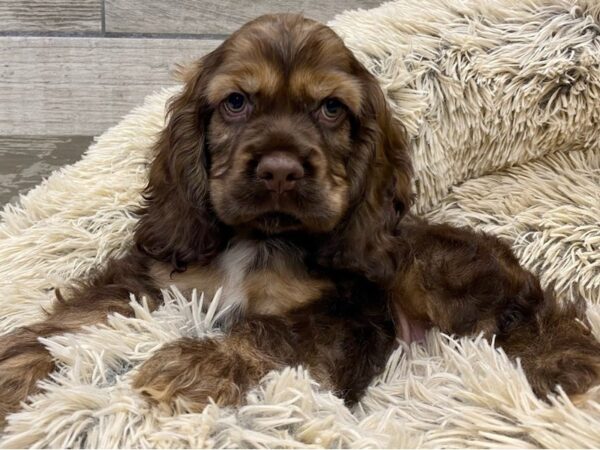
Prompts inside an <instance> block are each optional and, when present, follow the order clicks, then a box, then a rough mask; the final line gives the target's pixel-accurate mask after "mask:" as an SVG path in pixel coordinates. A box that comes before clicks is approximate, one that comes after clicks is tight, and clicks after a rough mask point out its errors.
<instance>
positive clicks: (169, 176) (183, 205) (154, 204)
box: [135, 49, 223, 270]
mask: <svg viewBox="0 0 600 450" xmlns="http://www.w3.org/2000/svg"><path fill="white" fill-rule="evenodd" d="M219 60H220V49H217V50H215V51H213V52H212V53H210V54H208V55H207V56H205V57H204V58H202V59H201V60H200V61H198V62H197V63H196V64H195V67H193V68H192V69H191V70H190V71H188V72H187V77H186V78H187V79H186V83H185V85H184V88H183V90H182V92H181V93H180V94H179V95H177V96H176V97H174V98H173V99H172V100H171V101H170V104H169V107H168V112H167V123H166V126H165V128H164V129H163V131H162V132H161V134H160V136H159V139H158V141H157V143H156V146H155V152H156V156H155V159H154V161H153V162H152V165H151V167H150V175H149V181H148V186H147V187H146V189H145V191H144V193H143V196H144V199H145V204H144V206H143V208H142V211H141V213H142V217H141V219H140V221H139V223H138V226H137V229H136V233H135V242H136V245H137V247H138V248H139V249H140V250H141V251H142V252H144V253H145V254H147V255H149V256H151V257H153V258H155V259H158V260H160V261H165V262H169V263H171V264H172V265H173V267H174V269H175V270H185V267H186V265H187V264H188V263H190V262H200V263H207V262H209V261H210V260H211V259H212V257H214V255H215V254H216V253H217V252H218V250H219V248H220V247H221V245H222V240H223V225H221V224H220V223H219V221H218V219H217V217H216V216H215V214H214V213H213V212H212V210H211V206H210V202H209V196H208V173H207V171H208V164H209V155H208V152H207V149H206V133H207V130H206V128H207V126H208V122H209V120H210V115H211V114H212V111H211V109H210V107H209V105H208V103H207V101H206V99H205V96H204V92H205V90H206V85H207V84H208V81H209V80H210V77H211V74H212V72H213V70H214V68H215V67H216V66H217V65H218V64H219Z"/></svg>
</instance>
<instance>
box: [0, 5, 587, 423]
mask: <svg viewBox="0 0 600 450" xmlns="http://www.w3.org/2000/svg"><path fill="white" fill-rule="evenodd" d="M410 177H411V167H410V162H409V158H408V153H407V145H406V141H405V137H404V132H403V129H402V127H401V125H400V124H398V123H397V122H396V121H395V120H394V118H393V117H392V115H391V113H390V111H389V109H388V107H387V105H386V102H385V99H384V96H383V93H382V92H381V90H380V88H379V86H378V84H377V82H376V80H375V79H374V77H373V76H372V75H371V74H369V73H368V72H367V70H366V69H365V68H364V67H363V66H362V65H361V64H360V63H359V62H358V61H357V60H356V59H355V58H354V57H353V55H352V54H351V53H350V51H349V50H348V49H347V48H346V47H345V46H344V44H343V42H342V41H341V39H340V38H339V37H338V36H336V35H335V33H334V32H333V31H332V30H331V29H329V28H327V27H326V26H324V25H321V24H318V23H316V22H314V21H311V20H308V19H304V18H302V17H300V16H295V15H275V16H264V17H261V18H259V19H257V20H255V21H253V22H250V23H249V24H247V25H245V26H244V27H242V29H240V30H239V31H238V32H236V33H234V34H233V35H232V36H231V37H230V38H229V39H227V40H226V41H225V42H224V43H223V44H222V45H221V46H220V47H219V48H217V49H216V50H215V51H213V52H212V53H210V54H208V55H207V56H205V57H204V58H202V59H201V60H200V61H199V62H198V63H197V64H196V65H195V66H194V67H193V68H192V70H190V71H189V72H188V75H187V80H186V84H185V86H184V88H183V90H182V92H181V94H179V95H178V96H177V97H176V98H174V99H173V101H172V102H171V105H170V109H169V116H168V122H167V125H166V127H165V129H164V130H163V132H162V134H161V135H160V137H159V140H158V142H157V144H156V157H155V159H154V161H153V163H152V166H151V170H150V176H149V184H148V187H147V189H146V191H145V192H144V198H145V200H146V202H145V205H144V208H143V211H141V217H140V221H139V224H138V227H137V229H136V234H135V244H136V245H135V246H133V247H132V248H131V250H130V252H129V254H128V255H127V256H126V257H124V258H123V259H121V260H114V261H111V262H110V263H109V264H108V265H107V267H105V268H103V269H101V270H100V271H99V272H98V274H97V275H96V276H94V277H92V278H91V279H89V280H85V281H83V282H81V283H79V284H77V285H75V286H74V287H73V288H72V289H71V290H70V291H69V292H66V293H65V295H64V297H63V296H60V295H59V296H58V301H57V302H56V304H55V305H54V308H53V309H52V310H51V311H50V312H49V313H48V317H47V319H46V320H45V321H43V322H41V323H38V324H35V325H32V326H30V327H26V328H22V329H18V330H15V331H14V332H12V333H10V334H8V335H6V336H4V337H2V338H0V420H1V418H2V417H3V416H4V415H5V414H6V413H8V412H10V411H13V410H14V409H16V407H17V405H18V403H19V402H20V401H21V400H23V399H24V398H25V397H26V396H27V395H28V394H29V393H31V392H33V391H35V389H36V382H37V380H39V379H40V378H42V377H44V376H46V375H47V374H48V373H49V372H50V371H51V370H52V368H53V361H52V359H51V357H50V355H49V354H48V352H47V351H46V349H45V348H44V347H43V346H42V345H41V344H40V343H39V342H38V337H40V336H51V335H54V334H57V333H64V332H71V331H76V330H77V329H78V328H80V327H81V326H82V325H85V324H92V323H97V322H101V321H104V320H105V318H106V315H107V314H109V313H111V312H119V313H121V314H131V310H130V307H129V305H128V299H129V293H130V292H133V293H135V294H136V295H146V296H148V298H149V299H151V302H153V303H152V304H151V306H152V307H157V306H158V305H159V301H160V298H161V296H160V289H161V288H165V287H168V286H169V285H171V284H174V285H177V286H178V287H179V288H180V289H181V290H182V291H184V292H189V291H191V290H192V289H198V290H199V291H204V292H206V293H207V294H208V296H209V297H210V296H211V295H212V294H213V293H214V292H215V291H216V289H217V288H218V287H219V286H223V287H224V298H225V301H226V302H227V306H229V307H230V308H229V310H228V311H229V313H228V315H227V317H226V318H225V319H224V320H223V323H222V327H223V328H224V329H225V330H226V331H227V333H226V335H225V337H223V338H220V339H205V340H201V341H191V340H182V341H179V342H175V343H172V344H170V345H168V346H166V347H165V348H163V349H161V350H160V351H159V352H157V354H156V355H155V356H154V357H153V358H151V359H150V360H149V361H148V362H146V363H145V364H144V365H143V366H142V367H141V368H140V369H139V372H138V374H137V377H136V379H135V386H136V387H137V388H139V389H140V391H141V392H144V393H146V394H148V395H149V396H150V397H151V398H153V399H154V400H156V401H161V402H167V403H168V402H171V401H172V400H173V399H174V398H175V397H183V398H184V399H185V400H186V401H187V402H188V404H189V405H190V406H191V407H193V408H196V409H199V408H202V407H203V406H204V405H205V404H206V403H207V401H208V398H209V396H210V397H212V398H213V399H214V400H216V401H217V402H218V403H220V404H232V403H239V402H240V401H241V400H242V398H243V394H244V392H245V390H247V389H248V388H249V387H251V386H253V385H255V384H256V383H257V382H258V381H259V380H260V378H261V377H262V376H264V375H265V374H266V373H267V372H268V371H270V370H272V369H276V368H279V367H283V366H285V365H290V364H293V365H295V364H303V365H305V366H307V367H309V368H310V370H311V372H312V374H313V376H314V377H315V378H316V379H318V380H319V381H320V382H322V383H323V384H324V385H326V386H329V387H330V388H332V389H334V390H335V391H336V392H337V393H338V394H339V395H340V396H342V397H343V398H345V399H346V400H347V401H348V402H354V401H356V400H357V399H359V398H360V395H361V394H362V392H363V391H364V389H365V387H366V386H367V385H368V383H369V382H370V380H371V379H372V378H373V376H374V375H376V374H377V373H379V372H380V371H381V370H382V368H383V367H384V365H385V362H386V360H387V357H388V355H389V353H390V351H391V350H392V349H393V347H394V345H395V336H396V327H395V326H394V322H393V317H392V314H391V313H390V308H389V305H390V304H391V305H392V306H394V305H401V308H403V309H404V308H405V309H406V311H410V312H414V314H413V315H414V317H413V316H412V315H409V314H403V315H399V316H398V317H402V320H403V323H404V324H410V323H411V320H414V319H421V320H428V321H431V323H432V324H434V325H435V324H437V321H438V320H439V321H440V325H441V326H442V328H443V329H444V330H446V329H448V328H447V327H446V325H447V323H453V322H452V321H451V320H450V319H448V317H460V316H461V314H465V313H466V312H465V311H467V310H468V312H469V314H473V320H474V323H479V322H481V323H485V324H487V323H488V321H489V320H491V319H490V317H491V315H492V313H491V312H490V311H491V310H492V309H493V314H499V315H500V316H501V317H503V314H509V315H510V314H512V312H511V311H512V309H511V308H510V307H509V306H510V305H509V304H507V303H506V302H504V300H503V299H504V298H505V297H506V295H504V293H503V294H502V295H498V296H497V297H493V296H489V295H487V292H483V291H481V292H480V291H479V290H478V289H477V288H474V290H473V292H474V296H475V297H474V298H472V297H471V296H469V298H468V302H464V301H460V302H446V300H445V299H446V297H445V296H444V294H443V291H440V290H439V289H436V290H434V291H432V292H433V293H434V294H435V295H437V294H438V292H442V295H441V296H440V297H439V299H440V300H439V302H445V303H444V305H445V304H446V303H447V307H448V311H447V312H446V313H444V312H443V308H444V307H445V306H443V307H441V308H439V310H440V311H442V312H441V313H440V314H438V315H431V316H428V315H426V314H425V313H423V311H421V310H420V302H421V301H422V298H421V294H420V293H419V295H415V292H417V291H416V290H415V289H416V288H415V289H413V287H411V286H412V285H411V282H406V283H405V282H404V281H403V280H404V279H406V280H412V279H415V280H416V279H417V276H418V275H423V276H424V277H425V278H432V279H431V280H430V281H429V282H428V283H426V284H424V285H423V286H424V287H423V289H424V292H426V291H427V289H429V288H430V287H432V286H434V287H436V286H438V285H440V286H442V287H444V286H445V285H444V284H443V283H444V281H443V279H442V278H439V279H438V278H436V277H439V276H441V274H440V273H438V272H436V271H432V273H431V276H429V274H428V273H427V271H426V270H425V272H423V273H420V272H418V271H419V270H420V269H413V268H412V263H411V261H413V260H414V258H411V255H413V253H414V254H415V255H416V254H428V255H429V254H430V253H428V250H427V248H428V245H429V244H428V242H430V241H429V240H428V238H427V235H428V233H429V232H430V231H431V230H429V229H428V228H427V227H426V226H425V225H423V226H422V227H421V229H420V230H418V229H416V228H415V229H412V230H411V229H410V228H402V227H400V226H399V220H400V218H401V217H402V216H403V215H404V213H405V211H406V210H407V209H408V207H409V203H410V199H411V192H410ZM448 232H449V233H451V232H452V231H451V230H449V231H448ZM457 233H459V234H460V233H463V234H464V239H462V241H460V242H461V243H460V245H458V246H457V245H455V244H452V245H451V246H449V247H448V248H447V249H446V250H444V252H445V253H444V254H448V255H449V254H451V253H452V252H453V251H455V250H456V251H458V252H459V255H462V251H463V250H462V249H461V246H462V245H465V246H467V247H468V246H469V245H470V244H469V239H470V238H469V236H474V235H472V234H470V233H468V232H464V231H457ZM436 236H437V235H436V234H435V232H433V231H432V240H431V243H432V245H433V247H431V248H432V250H431V251H432V252H433V253H431V254H435V252H439V251H440V248H442V247H444V245H445V244H438V241H439V240H438V239H437V238H436ZM473 239H474V240H475V241H477V239H483V240H485V239H484V238H481V237H473ZM440 245H441V247H440ZM498 249H503V250H502V251H501V250H498ZM411 252H412V253H411ZM498 252H501V253H502V252H504V253H503V255H504V254H506V255H510V252H509V251H508V250H506V249H505V248H504V247H502V246H501V245H500V244H498V247H486V246H482V248H481V251H480V252H478V253H476V255H475V258H481V259H482V260H486V261H487V260H488V259H489V258H494V257H496V256H495V255H496V254H497V253H498ZM507 258H508V256H507ZM434 259H435V258H434ZM459 259H460V258H459ZM508 259H510V258H508ZM509 263H510V264H512V265H514V267H515V269H514V273H513V272H510V271H509V272H507V273H508V275H507V274H505V273H504V272H498V274H497V275H498V277H499V279H501V280H504V279H505V278H506V276H508V277H512V276H516V275H515V274H516V273H521V272H523V270H522V269H520V268H519V266H518V264H517V263H516V261H514V258H513V259H511V260H510V261H509ZM507 264H508V263H507ZM511 267H512V266H511ZM453 268H454V269H456V270H457V271H458V272H459V273H462V271H463V269H462V268H461V267H460V266H453ZM425 269H426V268H425ZM519 271H521V272H519ZM486 276H488V277H489V278H490V279H493V278H494V276H495V274H494V271H493V270H491V269H490V270H489V271H488V273H487V274H486ZM411 277H412V278H411ZM524 279H528V278H527V277H525V278H524ZM519 280H520V278H519ZM519 282H520V281H519ZM534 282H535V283H537V281H535V280H534ZM440 283H442V284H440ZM464 283H465V286H466V287H465V289H467V290H468V286H470V285H471V284H473V285H474V286H477V280H476V279H475V278H470V279H469V278H466V279H465V281H464ZM538 287H539V286H538ZM411 289H412V290H411ZM479 295H481V297H479ZM403 296H406V301H405V300H403ZM388 300H390V301H391V303H388ZM436 301H437V300H435V299H434V300H432V301H431V302H432V304H434V303H435V302H436ZM471 301H473V302H474V303H473V306H472V307H471V306H469V305H467V303H469V302H471ZM486 302H488V303H489V302H492V303H494V304H497V307H495V309H494V308H491V309H490V308H488V309H486V307H484V306H483V305H486V304H487V303H486ZM523 302H524V303H525V304H527V305H529V303H528V302H532V306H531V308H533V309H534V310H536V311H537V309H535V308H538V305H539V303H540V302H541V303H542V304H543V303H544V302H545V300H543V299H542V298H541V297H540V298H537V297H535V298H530V297H528V296H526V297H524V299H523ZM465 308H467V309H466V310H465ZM506 308H507V309H506ZM430 309H431V308H430ZM430 309H426V310H425V312H428V311H430ZM479 309H482V313H481V316H478V312H477V311H478V310H479ZM505 309H506V310H507V311H509V312H505ZM431 310H433V309H431ZM463 310H464V311H463ZM446 319H448V320H447V321H446V322H444V320H446ZM519 321H520V319H519ZM517 322H518V321H517ZM409 326H410V325H409ZM486 326H487V325H486ZM399 328H400V330H401V331H402V326H401V325H400V326H399ZM449 330H450V331H453V332H459V333H471V332H476V331H477V330H478V328H477V326H473V327H470V328H465V329H456V330H455V329H453V328H450V329H449ZM486 330H488V328H486ZM532 330H533V331H532V333H533V334H531V335H528V336H527V337H526V338H527V339H530V338H531V336H537V334H536V333H538V330H537V329H532ZM488 331H489V332H494V330H493V328H489V330H488ZM508 334H509V335H510V332H509V333H508ZM516 339H517V340H518V339H521V338H516ZM506 342H507V343H509V344H510V342H509V341H506ZM511 345H512V344H511ZM513 348H514V349H515V350H514V354H516V355H524V356H525V353H523V352H522V351H521V350H519V346H518V345H514V346H513ZM575 351H576V352H577V351H578V350H575ZM587 355H588V354H587V353H586V354H585V356H582V358H583V359H584V360H585V365H586V366H585V367H586V368H587V367H588V366H589V363H590V361H591V363H593V364H595V361H596V360H593V358H592V357H590V358H588V356H587ZM586 358H587V359H586ZM594 367H595V366H594ZM569 370H571V369H570V367H568V368H567V371H569ZM532 373H533V372H532ZM537 375H538V374H535V375H534V376H537ZM541 376H546V379H547V383H546V384H545V386H548V387H549V388H551V387H554V384H555V383H556V382H558V381H561V380H562V378H560V377H559V376H557V374H555V373H549V374H547V375H546V374H544V375H541ZM586 386H587V385H584V383H577V386H576V389H575V390H574V392H575V391H577V390H578V389H579V390H581V389H584V388H585V387H586ZM547 390H548V389H545V390H543V389H542V390H540V393H543V392H546V391H547Z"/></svg>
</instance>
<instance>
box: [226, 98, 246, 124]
mask: <svg viewBox="0 0 600 450" xmlns="http://www.w3.org/2000/svg"><path fill="white" fill-rule="evenodd" d="M223 109H224V111H225V113H226V115H227V116H229V117H231V118H238V117H240V116H243V115H244V114H245V113H246V111H247V110H248V99H247V98H246V96H245V95H244V94H242V93H240V92H233V93H231V94H229V96H228V97H227V98H226V99H225V100H224V101H223Z"/></svg>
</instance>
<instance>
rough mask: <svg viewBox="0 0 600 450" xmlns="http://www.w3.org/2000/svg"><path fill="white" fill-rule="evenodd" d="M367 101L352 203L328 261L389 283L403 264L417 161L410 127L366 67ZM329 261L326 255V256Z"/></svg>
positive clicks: (353, 163) (352, 166)
mask: <svg viewBox="0 0 600 450" xmlns="http://www.w3.org/2000/svg"><path fill="white" fill-rule="evenodd" d="M364 72H365V74H364V76H363V78H364V82H363V86H364V90H365V95H364V102H365V104H364V106H363V108H362V112H361V117H359V120H358V122H359V123H358V130H357V131H356V132H355V133H354V134H355V142H356V146H355V151H354V153H353V156H352V159H351V160H350V161H349V167H348V168H349V176H350V178H351V180H357V182H353V183H352V186H351V201H352V204H351V207H350V209H349V213H348V214H347V217H346V218H345V220H344V221H343V222H342V223H341V224H340V226H339V227H338V229H336V230H335V233H334V234H333V235H334V236H335V237H334V238H333V239H332V240H331V242H329V243H328V244H327V245H326V248H325V250H324V256H325V258H324V261H326V263H325V264H326V265H329V266H333V267H334V268H337V269H344V270H350V271H353V272H358V273H360V274H362V275H364V276H366V277H367V278H368V279H370V280H371V281H375V282H377V283H386V282H387V281H390V280H391V278H392V277H393V275H394V273H395V271H396V270H397V265H398V264H397V259H398V253H399V252H398V249H397V248H396V242H395V241H396V239H395V238H394V236H395V233H396V228H397V224H398V222H399V221H400V219H401V218H402V217H403V216H404V215H405V214H406V213H407V212H408V210H409V209H410V206H411V203H412V197H413V196H412V191H411V177H412V166H411V163H410V157H409V153H408V142H407V137H406V132H405V130H404V127H403V126H402V124H401V123H400V122H399V121H398V120H396V119H395V118H394V117H393V115H392V113H391V111H390V108H389V106H388V105H387V102H386V100H385V97H384V95H383V92H382V91H381V88H380V87H379V85H378V83H377V81H376V79H375V78H374V77H373V76H372V75H371V74H369V73H368V72H366V69H364ZM322 262H323V260H322Z"/></svg>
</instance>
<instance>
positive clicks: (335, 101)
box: [206, 17, 368, 233]
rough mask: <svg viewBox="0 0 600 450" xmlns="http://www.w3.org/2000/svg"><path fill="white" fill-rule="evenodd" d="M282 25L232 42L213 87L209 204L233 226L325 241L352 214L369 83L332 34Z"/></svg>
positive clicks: (262, 24) (266, 25) (311, 26)
mask: <svg viewBox="0 0 600 450" xmlns="http://www.w3.org/2000/svg"><path fill="white" fill-rule="evenodd" d="M286 19H287V20H286ZM286 19H279V20H277V19H275V20H273V19H270V18H263V19H260V20H257V21H255V22H252V23H250V24H249V25H247V26H246V27H244V28H243V29H242V30H240V31H239V32H238V33H236V34H235V35H234V36H233V37H232V38H231V39H230V40H229V41H228V42H227V43H226V46H225V49H224V51H223V57H222V61H221V62H220V64H219V67H218V69H217V70H216V71H215V73H214V74H213V76H212V78H211V80H210V81H209V82H208V86H207V89H206V100H207V102H208V104H209V107H210V109H211V110H212V111H213V113H212V114H211V117H210V120H209V124H208V136H207V137H208V142H207V149H208V151H209V153H210V169H209V174H208V178H209V192H210V199H211V202H212V205H213V206H214V209H215V212H216V214H217V215H218V216H219V218H220V219H221V220H222V221H223V222H224V223H226V224H228V225H232V226H250V227H256V228H259V229H261V230H262V231H265V232H267V233H278V232H281V231H288V230H290V229H304V230H307V231H310V232H327V231H331V230H332V229H333V228H334V227H335V226H336V225H337V224H338V223H339V222H340V220H341V219H342V217H343V215H344V213H345V212H346V211H347V210H348V207H349V202H350V198H351V194H350V191H351V184H352V181H353V180H351V179H350V176H349V173H348V169H349V167H348V166H349V160H350V158H351V157H352V156H353V155H352V153H353V149H354V148H355V146H356V139H355V138H354V139H353V136H352V135H353V131H354V132H356V131H358V128H359V126H360V125H359V120H360V117H361V114H363V113H364V110H363V108H364V105H363V104H362V101H363V97H364V95H365V92H364V88H363V85H364V84H365V83H367V82H368V80H366V79H365V77H364V74H363V69H362V68H361V67H360V66H359V65H358V64H357V63H356V61H355V59H354V58H353V57H352V55H351V54H350V52H349V51H348V50H347V49H346V47H345V46H344V45H343V43H342V41H341V40H340V39H339V38H338V37H337V36H336V35H335V34H334V33H333V32H332V31H331V30H330V29H329V28H326V27H324V26H322V25H320V24H317V23H315V22H312V21H309V20H306V19H301V18H298V17H293V18H286Z"/></svg>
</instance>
